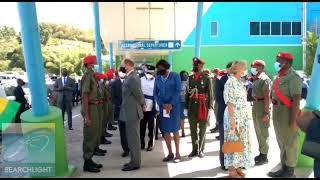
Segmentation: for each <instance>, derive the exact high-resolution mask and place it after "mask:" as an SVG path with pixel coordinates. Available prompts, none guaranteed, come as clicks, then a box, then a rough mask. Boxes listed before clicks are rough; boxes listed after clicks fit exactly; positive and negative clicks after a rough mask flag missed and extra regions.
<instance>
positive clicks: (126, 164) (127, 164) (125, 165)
mask: <svg viewBox="0 0 320 180" xmlns="http://www.w3.org/2000/svg"><path fill="white" fill-rule="evenodd" d="M129 165H130V163H125V164H124V165H123V166H122V168H124V167H127V166H129Z"/></svg>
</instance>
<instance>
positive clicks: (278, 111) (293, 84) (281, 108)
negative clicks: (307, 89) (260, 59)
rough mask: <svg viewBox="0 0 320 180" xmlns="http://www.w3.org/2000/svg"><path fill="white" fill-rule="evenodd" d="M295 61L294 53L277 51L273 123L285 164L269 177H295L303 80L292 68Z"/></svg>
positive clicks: (281, 156) (273, 90) (282, 160)
mask: <svg viewBox="0 0 320 180" xmlns="http://www.w3.org/2000/svg"><path fill="white" fill-rule="evenodd" d="M292 62H293V56H292V54H291V53H288V52H280V53H278V55H277V62H276V63H275V69H276V71H278V72H279V73H278V76H277V77H276V78H275V79H274V82H273V88H272V104H273V124H274V130H275V133H276V138H277V142H278V145H279V148H280V159H281V165H282V167H281V169H280V170H278V171H276V172H269V173H268V175H269V176H270V177H284V178H292V177H295V175H294V168H295V166H296V163H297V157H298V148H297V141H298V140H297V135H298V129H297V125H296V119H297V117H298V115H299V113H300V112H301V111H300V109H299V107H300V99H301V89H302V81H301V78H300V77H299V75H298V74H297V72H296V71H295V70H294V69H293V68H292Z"/></svg>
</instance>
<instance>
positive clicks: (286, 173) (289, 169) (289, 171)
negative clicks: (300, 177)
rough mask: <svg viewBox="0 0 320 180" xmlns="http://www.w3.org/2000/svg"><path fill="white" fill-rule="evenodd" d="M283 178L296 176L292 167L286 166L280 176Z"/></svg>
mask: <svg viewBox="0 0 320 180" xmlns="http://www.w3.org/2000/svg"><path fill="white" fill-rule="evenodd" d="M282 177H283V178H295V177H296V175H295V174H294V167H288V166H286V170H285V171H284V173H283V174H282Z"/></svg>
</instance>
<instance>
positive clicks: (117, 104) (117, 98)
mask: <svg viewBox="0 0 320 180" xmlns="http://www.w3.org/2000/svg"><path fill="white" fill-rule="evenodd" d="M125 77H126V73H125V68H124V67H120V71H119V73H118V75H117V76H116V78H115V80H114V81H113V82H112V83H111V96H112V104H113V109H114V120H115V121H116V122H118V124H119V131H120V140H121V147H122V149H123V153H122V155H121V156H122V157H126V156H128V155H129V146H128V141H127V133H126V121H124V120H122V119H120V118H119V116H120V109H121V103H122V83H123V81H124V79H125Z"/></svg>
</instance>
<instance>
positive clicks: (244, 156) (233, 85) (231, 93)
mask: <svg viewBox="0 0 320 180" xmlns="http://www.w3.org/2000/svg"><path fill="white" fill-rule="evenodd" d="M223 96H224V100H225V102H226V104H227V103H232V104H233V105H234V116H235V121H236V125H237V128H238V130H239V131H240V139H241V142H242V143H243V145H244V151H243V152H241V153H228V154H224V165H225V166H226V167H229V166H234V167H245V168H250V167H252V166H254V159H253V157H252V152H251V143H250V135H249V129H250V127H249V120H250V118H249V117H250V116H249V113H248V107H247V93H246V89H245V86H244V83H242V82H241V81H240V80H238V79H237V78H236V77H234V76H233V75H231V77H230V78H229V79H228V81H227V82H226V84H225V88H224V92H223ZM223 123H224V139H225V141H227V142H230V141H237V140H238V136H237V135H236V134H235V133H231V132H230V130H231V124H230V118H229V112H228V108H226V110H225V112H224V118H223Z"/></svg>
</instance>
